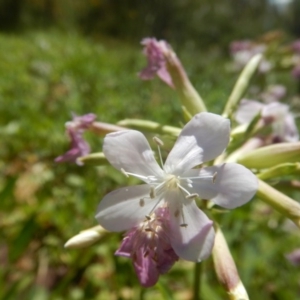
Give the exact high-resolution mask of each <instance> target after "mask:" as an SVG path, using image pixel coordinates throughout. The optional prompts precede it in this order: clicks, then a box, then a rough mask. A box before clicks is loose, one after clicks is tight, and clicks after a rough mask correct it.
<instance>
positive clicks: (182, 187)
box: [177, 183, 190, 196]
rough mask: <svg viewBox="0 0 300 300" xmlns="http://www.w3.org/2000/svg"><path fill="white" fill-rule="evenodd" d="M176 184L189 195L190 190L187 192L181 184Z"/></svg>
mask: <svg viewBox="0 0 300 300" xmlns="http://www.w3.org/2000/svg"><path fill="white" fill-rule="evenodd" d="M177 186H178V187H179V188H180V189H181V190H182V191H183V192H185V193H186V194H187V196H189V195H190V192H189V191H188V190H186V189H185V188H184V187H183V186H181V185H180V184H179V183H178V184H177Z"/></svg>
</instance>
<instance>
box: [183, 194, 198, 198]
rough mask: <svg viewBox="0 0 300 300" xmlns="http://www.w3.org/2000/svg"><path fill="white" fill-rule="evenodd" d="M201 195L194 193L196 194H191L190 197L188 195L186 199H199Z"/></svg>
mask: <svg viewBox="0 0 300 300" xmlns="http://www.w3.org/2000/svg"><path fill="white" fill-rule="evenodd" d="M198 197H199V195H198V194H197V193H194V194H190V195H187V196H185V199H195V198H198Z"/></svg>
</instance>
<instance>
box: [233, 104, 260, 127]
mask: <svg viewBox="0 0 300 300" xmlns="http://www.w3.org/2000/svg"><path fill="white" fill-rule="evenodd" d="M264 107H265V104H262V103H260V102H257V101H254V100H247V99H243V100H242V101H241V103H240V106H239V107H238V109H237V111H236V114H235V119H236V121H237V122H238V123H240V124H247V123H250V122H251V121H252V120H253V118H254V117H255V116H256V115H257V114H258V113H259V112H260V111H262V110H263V109H264Z"/></svg>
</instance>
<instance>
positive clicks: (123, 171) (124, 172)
mask: <svg viewBox="0 0 300 300" xmlns="http://www.w3.org/2000/svg"><path fill="white" fill-rule="evenodd" d="M121 172H122V173H123V174H124V175H125V176H126V177H129V175H128V173H126V171H125V170H124V169H123V168H121Z"/></svg>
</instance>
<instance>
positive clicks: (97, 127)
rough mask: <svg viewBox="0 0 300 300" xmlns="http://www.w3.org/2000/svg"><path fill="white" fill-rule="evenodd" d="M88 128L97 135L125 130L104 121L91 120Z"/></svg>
mask: <svg viewBox="0 0 300 300" xmlns="http://www.w3.org/2000/svg"><path fill="white" fill-rule="evenodd" d="M89 129H90V130H92V131H93V132H95V133H96V134H98V135H106V134H107V133H110V132H115V131H120V130H126V128H124V127H121V126H118V125H114V124H110V123H104V122H93V123H92V124H91V126H90V127H89Z"/></svg>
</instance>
